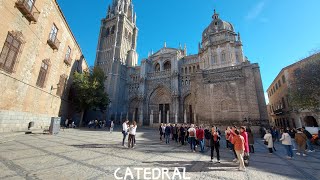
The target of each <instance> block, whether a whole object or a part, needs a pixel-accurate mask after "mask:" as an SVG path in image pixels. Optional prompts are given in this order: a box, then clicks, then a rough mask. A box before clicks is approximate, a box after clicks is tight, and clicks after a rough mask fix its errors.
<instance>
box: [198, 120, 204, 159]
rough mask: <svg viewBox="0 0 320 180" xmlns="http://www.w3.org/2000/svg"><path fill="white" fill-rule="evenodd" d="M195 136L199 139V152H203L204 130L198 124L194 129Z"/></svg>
mask: <svg viewBox="0 0 320 180" xmlns="http://www.w3.org/2000/svg"><path fill="white" fill-rule="evenodd" d="M196 137H197V139H198V141H199V145H200V152H202V153H204V130H203V127H202V126H200V127H199V129H198V130H197V131H196Z"/></svg>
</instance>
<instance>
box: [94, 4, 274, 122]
mask: <svg viewBox="0 0 320 180" xmlns="http://www.w3.org/2000/svg"><path fill="white" fill-rule="evenodd" d="M136 20H137V19H136V15H135V13H134V9H133V5H132V1H131V0H113V1H112V4H111V5H110V6H109V7H108V10H107V15H106V17H105V18H104V19H103V20H102V22H101V29H100V36H99V41H98V47H97V56H96V62H95V65H96V66H99V67H101V68H102V69H103V70H104V72H105V73H106V75H107V76H108V78H107V80H106V83H105V86H106V90H107V92H108V94H109V97H110V99H111V105H110V108H109V111H108V114H107V115H105V116H107V117H104V118H108V119H111V120H114V121H115V122H117V123H120V122H121V121H122V120H123V119H125V118H128V119H129V120H136V121H138V122H139V123H140V124H143V125H157V124H159V123H160V122H163V123H167V122H170V123H183V122H184V123H198V124H215V125H232V124H244V122H246V123H248V122H249V123H251V124H252V125H254V126H259V125H261V124H266V123H268V117H267V109H266V104H265V99H264V93H263V87H262V81H261V75H260V70H259V66H258V64H252V63H250V62H249V61H248V59H247V58H246V57H245V56H244V54H243V51H242V41H241V39H240V34H239V33H235V29H234V27H233V25H232V24H231V23H229V22H226V21H223V20H222V19H221V18H220V17H219V14H218V13H216V12H214V14H213V16H212V22H211V23H210V25H209V26H208V27H207V28H206V29H205V30H204V31H203V34H202V42H201V43H199V52H198V54H193V55H188V54H187V47H186V46H184V47H181V45H180V47H178V48H170V47H167V45H166V43H165V44H164V46H163V48H161V49H160V50H158V51H157V52H156V53H153V52H151V53H149V55H148V57H146V58H143V59H142V61H141V65H139V66H138V65H137V56H138V55H137V52H136V46H137V36H138V28H137V25H136Z"/></svg>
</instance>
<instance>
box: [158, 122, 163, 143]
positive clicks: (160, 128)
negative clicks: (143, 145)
mask: <svg viewBox="0 0 320 180" xmlns="http://www.w3.org/2000/svg"><path fill="white" fill-rule="evenodd" d="M159 133H160V141H162V136H163V133H164V132H163V124H162V123H161V124H160V127H159Z"/></svg>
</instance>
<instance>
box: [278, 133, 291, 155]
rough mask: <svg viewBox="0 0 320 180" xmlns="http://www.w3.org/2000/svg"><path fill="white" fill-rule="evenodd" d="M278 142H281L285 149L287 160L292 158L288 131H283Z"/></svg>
mask: <svg viewBox="0 0 320 180" xmlns="http://www.w3.org/2000/svg"><path fill="white" fill-rule="evenodd" d="M280 141H281V142H282V145H284V147H285V149H286V151H287V158H288V159H292V158H293V152H292V140H291V137H290V135H289V134H288V130H287V129H285V130H284V132H283V134H282V137H281V139H280Z"/></svg>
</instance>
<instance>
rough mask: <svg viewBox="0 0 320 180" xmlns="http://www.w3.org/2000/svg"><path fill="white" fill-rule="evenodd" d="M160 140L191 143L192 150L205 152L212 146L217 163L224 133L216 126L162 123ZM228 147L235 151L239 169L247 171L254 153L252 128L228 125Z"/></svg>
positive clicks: (235, 160)
mask: <svg viewBox="0 0 320 180" xmlns="http://www.w3.org/2000/svg"><path fill="white" fill-rule="evenodd" d="M159 134H160V141H164V140H165V143H166V144H170V141H173V142H174V143H180V144H181V145H187V144H189V145H190V149H191V151H192V152H196V149H197V148H198V147H199V152H200V153H204V152H205V148H206V147H210V150H211V159H210V162H213V160H214V152H215V153H216V163H220V140H221V136H222V133H221V131H220V129H219V128H218V127H216V126H212V127H204V126H202V125H200V126H196V125H194V124H161V125H160V127H159ZM224 135H225V139H226V148H229V149H230V151H232V152H233V155H234V160H233V162H235V163H238V164H239V170H240V171H245V170H246V167H245V164H246V165H248V162H249V161H248V160H249V153H254V146H253V145H254V138H253V134H252V132H251V129H250V128H246V127H244V126H241V127H240V128H238V127H236V126H232V127H227V128H226V130H225V134H224Z"/></svg>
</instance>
